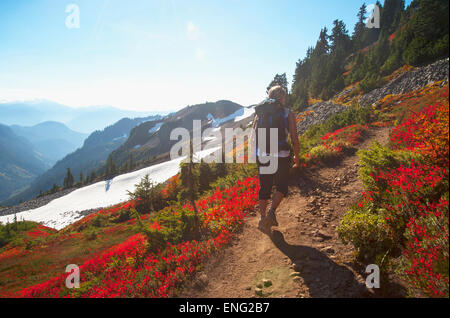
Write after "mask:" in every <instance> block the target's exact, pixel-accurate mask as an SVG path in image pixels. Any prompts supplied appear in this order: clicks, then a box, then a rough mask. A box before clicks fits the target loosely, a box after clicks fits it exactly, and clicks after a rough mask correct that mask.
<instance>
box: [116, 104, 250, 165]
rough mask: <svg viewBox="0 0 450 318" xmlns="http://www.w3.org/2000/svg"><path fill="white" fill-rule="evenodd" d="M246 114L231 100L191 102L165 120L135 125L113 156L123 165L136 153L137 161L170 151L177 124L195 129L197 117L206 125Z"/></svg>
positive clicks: (134, 156)
mask: <svg viewBox="0 0 450 318" xmlns="http://www.w3.org/2000/svg"><path fill="white" fill-rule="evenodd" d="M242 114H244V107H243V106H241V105H239V104H236V103H233V102H231V101H227V100H222V101H218V102H215V103H206V104H198V105H193V106H188V107H185V108H183V109H182V110H180V111H178V112H176V113H174V114H172V115H170V116H167V117H166V118H164V119H161V120H155V121H148V122H145V123H142V124H140V125H139V126H137V127H135V128H134V129H133V130H132V131H131V132H130V137H129V138H128V139H127V141H126V142H125V143H124V144H123V145H121V146H120V147H118V148H117V150H115V151H114V152H113V153H112V154H111V156H112V158H113V160H114V163H115V165H116V166H117V167H120V166H122V165H123V164H124V163H125V162H126V161H127V160H128V159H129V157H130V154H132V155H133V158H134V160H135V161H140V160H143V159H149V158H151V157H153V156H158V155H161V154H164V153H167V152H169V151H170V149H171V147H172V146H173V145H174V144H175V143H177V142H178V141H177V140H170V132H171V131H172V130H173V129H174V128H177V127H183V128H186V129H188V130H189V131H192V124H193V120H194V119H197V120H201V121H202V125H205V124H208V125H211V124H213V119H216V118H217V119H219V120H216V121H217V122H219V121H220V122H225V121H227V120H232V119H234V118H235V117H236V116H239V115H242Z"/></svg>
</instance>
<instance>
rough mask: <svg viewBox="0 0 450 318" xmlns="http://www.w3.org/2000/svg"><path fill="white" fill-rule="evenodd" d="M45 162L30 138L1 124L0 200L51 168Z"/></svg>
mask: <svg viewBox="0 0 450 318" xmlns="http://www.w3.org/2000/svg"><path fill="white" fill-rule="evenodd" d="M45 162H46V160H45V159H44V158H43V156H42V155H41V154H40V153H39V152H38V151H37V150H36V149H35V148H34V147H33V145H32V144H31V143H30V142H29V141H28V140H26V139H25V138H24V137H21V136H18V135H16V134H15V133H14V132H13V130H12V129H11V128H9V127H8V126H5V125H2V124H0V200H4V199H6V198H8V197H9V195H10V194H11V193H13V192H14V191H17V190H20V189H22V188H24V187H25V186H26V185H28V184H29V183H30V182H31V181H32V180H33V179H34V178H36V177H37V176H38V175H39V174H41V173H43V172H44V171H45V170H46V169H48V168H50V166H49V165H48V164H46V163H45Z"/></svg>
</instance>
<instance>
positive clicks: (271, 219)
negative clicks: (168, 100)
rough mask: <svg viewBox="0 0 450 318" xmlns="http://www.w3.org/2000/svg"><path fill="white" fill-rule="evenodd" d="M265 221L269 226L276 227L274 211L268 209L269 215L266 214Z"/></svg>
mask: <svg viewBox="0 0 450 318" xmlns="http://www.w3.org/2000/svg"><path fill="white" fill-rule="evenodd" d="M266 219H267V220H268V221H269V224H270V226H278V221H277V216H276V215H275V210H272V209H270V210H269V213H267V216H266Z"/></svg>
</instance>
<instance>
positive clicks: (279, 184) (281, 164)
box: [267, 158, 290, 226]
mask: <svg viewBox="0 0 450 318" xmlns="http://www.w3.org/2000/svg"><path fill="white" fill-rule="evenodd" d="M278 160H279V161H278V170H277V173H276V174H275V176H274V183H275V187H276V191H275V193H274V194H273V197H272V205H271V207H270V209H269V212H268V214H267V217H268V219H270V220H271V223H272V225H274V226H278V221H277V219H276V213H275V212H276V209H277V208H278V206H279V205H280V203H281V201H282V200H283V198H284V197H285V196H286V195H287V193H288V182H289V167H290V160H289V158H278Z"/></svg>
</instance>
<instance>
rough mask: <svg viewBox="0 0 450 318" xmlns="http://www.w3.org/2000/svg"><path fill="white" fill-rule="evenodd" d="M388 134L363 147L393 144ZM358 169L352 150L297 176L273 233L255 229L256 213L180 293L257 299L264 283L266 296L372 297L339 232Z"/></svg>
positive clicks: (374, 135)
mask: <svg viewBox="0 0 450 318" xmlns="http://www.w3.org/2000/svg"><path fill="white" fill-rule="evenodd" d="M388 137H389V128H378V129H375V130H372V131H371V132H370V135H369V136H368V137H367V138H366V139H365V141H364V142H363V143H362V144H361V145H360V148H366V147H368V146H369V145H370V144H371V143H372V142H373V141H374V140H377V141H378V142H380V143H381V144H386V143H387V142H388ZM357 170H358V158H357V156H356V155H351V156H347V157H345V158H344V159H343V160H342V161H341V162H340V163H338V164H337V165H336V166H335V167H326V168H321V169H317V170H313V171H310V172H308V173H307V175H302V176H301V177H300V178H295V180H292V181H293V183H292V184H291V186H290V189H289V190H290V193H289V195H288V197H287V198H285V199H284V200H283V202H282V203H281V205H280V206H279V208H278V209H277V219H278V223H279V227H274V228H273V234H272V236H271V237H269V236H267V235H265V234H263V233H261V232H260V231H259V230H258V229H257V228H256V226H257V222H258V218H259V216H257V215H256V213H252V214H251V215H250V216H249V217H248V218H247V220H246V224H245V227H244V230H243V232H242V233H241V234H239V236H238V239H237V240H235V242H234V243H233V245H232V246H231V247H229V248H227V249H225V250H224V251H223V252H221V253H220V254H219V255H218V256H216V257H214V259H211V260H210V261H208V262H207V264H205V267H204V269H203V270H202V271H201V272H199V273H198V274H197V275H196V278H195V279H194V280H193V283H191V284H190V285H189V286H186V288H185V289H184V291H183V292H182V294H181V295H180V296H181V297H218V298H234V297H236V298H239V297H255V294H256V293H255V288H257V286H258V285H260V287H261V285H262V289H261V291H258V289H257V292H258V294H259V295H258V296H262V297H371V296H373V291H372V290H368V289H367V288H366V287H365V277H363V276H362V275H364V273H360V272H358V271H361V270H360V269H358V268H357V266H355V265H354V263H353V261H354V248H353V246H351V245H344V244H343V243H342V241H341V240H340V239H339V237H338V234H337V232H336V230H335V229H336V227H337V226H338V225H339V222H340V220H341V219H342V217H343V215H344V214H345V212H346V211H347V210H348V208H349V207H350V206H351V205H352V204H353V203H354V202H355V201H356V200H358V198H359V197H360V192H361V191H362V190H363V185H362V182H361V181H360V180H359V179H358V173H357ZM293 272H297V274H293ZM264 283H265V284H264ZM264 285H266V286H267V287H266V286H264ZM269 285H270V286H269ZM258 296H256V297H258Z"/></svg>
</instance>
